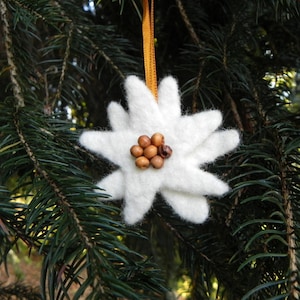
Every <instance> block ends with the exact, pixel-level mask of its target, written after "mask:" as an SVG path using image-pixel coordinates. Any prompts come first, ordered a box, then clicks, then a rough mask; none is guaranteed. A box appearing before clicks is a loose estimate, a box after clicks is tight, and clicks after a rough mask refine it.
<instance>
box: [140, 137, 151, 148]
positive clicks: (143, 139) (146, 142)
mask: <svg viewBox="0 0 300 300" xmlns="http://www.w3.org/2000/svg"><path fill="white" fill-rule="evenodd" d="M138 143H139V145H140V146H141V147H142V148H147V147H148V146H150V145H151V139H150V138H149V136H147V135H141V136H140V137H139V138H138Z"/></svg>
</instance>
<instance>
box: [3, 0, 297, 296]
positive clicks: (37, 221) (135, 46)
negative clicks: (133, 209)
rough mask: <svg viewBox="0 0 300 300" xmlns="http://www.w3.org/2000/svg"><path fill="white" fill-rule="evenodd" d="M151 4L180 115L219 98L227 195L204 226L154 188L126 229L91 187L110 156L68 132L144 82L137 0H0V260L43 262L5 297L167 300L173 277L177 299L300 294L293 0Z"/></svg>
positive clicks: (214, 203)
mask: <svg viewBox="0 0 300 300" xmlns="http://www.w3.org/2000/svg"><path fill="white" fill-rule="evenodd" d="M92 3H95V4H96V6H95V9H94V8H93V6H91V5H90V6H89V5H88V4H92ZM155 7H156V8H155V21H156V22H155V31H156V38H157V42H156V57H157V68H158V77H159V78H162V77H163V76H165V75H167V74H172V75H174V76H175V77H177V78H178V81H179V83H180V87H181V91H182V98H183V110H184V111H185V112H186V113H187V114H189V113H193V112H196V111H199V110H203V109H210V108H217V109H220V110H221V111H222V112H223V114H224V126H225V127H227V128H228V127H230V126H231V127H234V128H238V129H239V130H240V132H241V136H242V140H243V142H242V145H241V146H240V147H239V149H238V150H237V151H235V152H234V153H232V154H230V155H227V156H226V157H224V158H222V159H219V160H218V161H217V162H216V163H214V164H212V165H208V166H207V169H209V170H210V171H211V172H214V173H216V174H220V176H221V177H222V178H224V179H225V180H226V181H228V182H229V183H230V185H231V187H232V191H231V192H230V193H229V194H228V195H227V196H226V197H225V198H222V199H211V217H210V219H209V220H208V221H207V222H206V223H205V224H202V225H193V224H189V223H186V222H183V221H182V220H180V219H178V217H177V216H176V215H174V214H173V213H172V210H171V209H170V208H169V207H167V206H166V204H165V202H164V201H161V200H160V199H159V197H158V199H157V201H156V202H155V205H154V207H153V209H152V211H151V212H150V213H149V214H148V215H147V217H146V219H145V220H144V222H143V223H142V224H140V225H138V226H135V227H127V226H125V225H124V224H123V222H122V219H121V216H120V206H121V205H122V204H121V203H119V202H117V203H114V202H109V201H108V202H106V201H104V202H102V201H99V197H100V198H108V197H109V195H108V194H107V193H106V191H103V190H99V189H98V190H94V188H95V187H94V182H95V181H96V180H98V179H100V177H101V176H103V175H104V174H106V173H107V172H108V170H109V169H111V168H114V167H115V166H112V165H109V164H108V163H107V162H106V161H104V160H103V159H102V158H100V157H97V156H95V155H93V154H92V153H89V152H88V151H86V150H85V149H83V148H81V147H80V146H79V145H78V137H79V134H80V133H81V130H83V129H84V128H88V127H106V126H108V124H107V117H106V107H107V104H108V103H109V101H111V100H119V101H121V102H122V103H123V100H124V94H123V88H122V84H123V80H124V78H125V77H126V76H127V75H129V74H136V75H139V76H140V77H143V62H142V42H141V41H142V38H141V4H140V1H136V0H131V1H124V0H122V1H112V0H102V1H78V0H63V1H62V0H57V1H46V0H35V1H30V0H0V14H1V31H0V32H1V43H0V67H1V73H0V76H1V80H0V86H1V96H0V112H1V114H0V262H1V263H2V264H3V265H7V259H8V255H9V252H10V250H11V249H14V251H17V250H15V249H16V246H18V244H20V243H22V244H24V245H25V246H26V249H27V251H26V255H27V254H30V252H31V251H32V250H35V251H36V252H37V253H38V254H39V255H40V256H41V258H42V267H41V276H40V288H39V290H38V291H37V290H36V289H32V288H31V287H28V286H24V285H22V283H20V282H16V284H15V285H14V286H5V285H4V284H3V283H1V284H0V296H1V297H2V298H3V299H10V297H12V295H15V297H18V298H17V299H39V298H40V299H175V298H174V297H175V295H174V294H172V293H171V292H170V291H171V290H172V291H175V290H178V291H179V287H182V286H183V285H180V283H182V281H185V282H184V283H186V284H188V293H186V295H185V297H186V298H187V299H233V300H235V299H237V300H238V299H245V300H246V299H292V300H293V299H299V298H300V282H299V280H300V278H299V268H300V266H299V236H300V235H299V234H300V232H299V225H300V215H299V211H300V210H299V208H300V202H299V201H300V199H299V194H300V175H299V174H300V172H299V171H300V170H299V169H300V158H299V149H300V128H299V117H300V116H299V112H300V82H299V78H300V38H299V36H300V22H299V12H300V11H299V9H300V4H299V1H289V0H284V1H283V0H272V1H270V0H268V1H265V0H257V1H234V0H229V1H225V2H224V1H221V0H209V1H207V0H201V1H199V0H198V1H196V0H191V1H182V0H164V1H156V3H155ZM141 101H142V100H141ZM124 105H125V103H124ZM183 176H184V175H183ZM108 192H109V191H108ZM0 281H1V279H0ZM74 285H75V287H76V289H75V292H74ZM33 288H36V287H33ZM72 290H73V291H72ZM181 290H182V289H181ZM71 293H73V294H72V295H71ZM83 294H84V296H82V295H83ZM80 297H81V298H80ZM82 297H84V298H82ZM2 298H1V299H2Z"/></svg>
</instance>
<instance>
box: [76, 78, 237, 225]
mask: <svg viewBox="0 0 300 300" xmlns="http://www.w3.org/2000/svg"><path fill="white" fill-rule="evenodd" d="M125 89H126V95H127V101H128V108H129V110H128V112H127V111H125V110H124V109H123V107H122V106H121V105H120V104H118V103H116V102H112V103H110V105H109V107H108V117H109V120H110V124H111V127H112V129H113V131H85V132H83V134H82V135H81V137H80V143H81V144H82V145H83V146H84V147H86V148H87V149H89V150H91V151H93V152H95V153H97V154H100V155H102V156H103V157H105V158H107V159H109V160H110V161H112V162H114V163H115V164H116V165H118V166H119V167H120V168H119V169H118V170H116V171H114V172H113V173H112V174H110V175H108V176H107V177H105V178H104V179H103V180H101V181H100V182H99V183H98V184H97V185H98V186H99V187H101V188H103V189H105V190H106V191H107V192H108V193H109V194H110V195H111V198H110V200H118V199H124V202H125V203H124V211H123V214H124V219H125V222H126V223H127V224H135V223H136V222H139V221H141V220H142V219H143V217H144V215H145V214H146V213H147V212H148V210H149V209H150V208H151V206H152V203H153V201H154V199H155V195H156V194H157V193H161V194H162V196H163V197H164V199H165V200H166V201H167V203H169V205H170V206H171V207H172V208H173V210H174V211H175V212H176V213H177V214H178V215H179V216H180V217H181V218H183V219H185V220H187V221H190V222H193V223H203V222H204V221H205V220H206V218H207V217H208V215H209V205H208V203H207V200H206V196H209V195H211V196H221V195H223V194H225V193H226V192H227V191H228V190H229V187H228V185H227V184H226V183H225V182H223V181H221V180H220V179H219V178H217V177H216V176H215V175H213V174H211V173H209V172H206V171H204V170H201V169H200V167H201V165H203V164H206V163H209V162H212V161H214V160H215V159H216V158H217V157H219V156H221V155H224V154H225V153H227V152H229V151H231V150H232V149H234V148H235V147H236V146H237V145H238V143H239V134H238V132H237V131H236V130H217V129H218V128H219V127H220V125H221V123H222V115H221V113H220V112H219V111H218V110H209V111H204V112H200V113H196V114H194V115H191V116H188V115H181V109H180V96H179V91H178V86H177V82H176V80H175V79H174V78H173V77H171V76H169V77H165V78H164V79H163V80H162V81H161V82H160V85H159V88H158V101H156V100H155V99H154V96H153V94H152V93H151V91H150V90H149V89H148V87H147V86H146V85H145V83H144V82H143V81H142V80H140V79H139V78H138V77H136V76H129V77H128V78H127V79H126V80H125ZM156 132H159V133H162V134H163V135H164V140H165V143H166V144H167V145H169V146H170V147H171V148H172V155H171V156H170V157H169V158H168V159H165V160H164V165H163V167H162V168H160V169H155V168H153V167H149V168H147V169H145V170H144V169H140V168H138V167H137V166H136V164H135V158H134V157H133V156H132V155H131V153H130V148H131V147H132V146H133V145H135V144H137V139H138V138H139V137H140V136H141V135H147V136H149V137H151V136H152V135H153V134H154V133H156Z"/></svg>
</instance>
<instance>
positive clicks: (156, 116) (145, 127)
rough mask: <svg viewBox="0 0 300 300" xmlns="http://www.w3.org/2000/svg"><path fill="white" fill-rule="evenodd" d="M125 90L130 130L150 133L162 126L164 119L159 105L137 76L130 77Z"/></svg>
mask: <svg viewBox="0 0 300 300" xmlns="http://www.w3.org/2000/svg"><path fill="white" fill-rule="evenodd" d="M125 88H126V94H127V101H128V107H129V118H130V128H132V129H133V130H134V131H137V132H143V131H144V132H147V131H148V132H149V130H151V129H152V130H153V131H154V130H155V129H156V128H158V127H159V126H161V125H162V120H163V119H162V116H161V113H160V111H159V108H158V104H157V102H156V100H155V98H154V96H153V94H152V93H151V91H150V90H149V89H148V87H147V86H146V85H145V83H144V82H143V81H142V80H140V79H139V78H138V77H136V76H129V77H128V78H127V79H126V81H125Z"/></svg>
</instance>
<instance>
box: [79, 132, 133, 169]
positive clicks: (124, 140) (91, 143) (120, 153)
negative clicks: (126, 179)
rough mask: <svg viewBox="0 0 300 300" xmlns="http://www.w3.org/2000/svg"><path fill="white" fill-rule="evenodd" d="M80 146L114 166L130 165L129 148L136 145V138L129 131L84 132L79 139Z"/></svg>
mask: <svg viewBox="0 0 300 300" xmlns="http://www.w3.org/2000/svg"><path fill="white" fill-rule="evenodd" d="M79 142H80V144H81V145H83V146H84V147H86V148H87V149H89V150H91V151H92V152H95V153H97V154H100V155H102V156H104V157H106V158H107V159H109V160H110V161H112V162H114V163H115V164H117V165H119V166H122V165H124V164H125V165H126V166H127V165H129V166H130V165H131V162H132V157H131V155H130V147H131V146H132V145H134V144H135V143H136V136H135V135H134V134H133V133H132V132H130V131H124V132H111V131H94V130H91V131H85V132H83V133H82V134H81V136H80V138H79Z"/></svg>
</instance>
